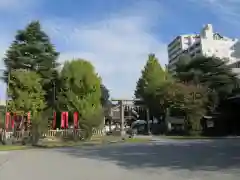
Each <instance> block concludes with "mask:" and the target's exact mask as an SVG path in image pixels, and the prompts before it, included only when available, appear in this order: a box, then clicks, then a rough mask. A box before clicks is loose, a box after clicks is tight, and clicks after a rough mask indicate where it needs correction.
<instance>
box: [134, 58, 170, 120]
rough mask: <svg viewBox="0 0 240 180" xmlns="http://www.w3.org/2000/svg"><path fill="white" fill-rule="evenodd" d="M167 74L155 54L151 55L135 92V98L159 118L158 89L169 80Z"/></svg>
mask: <svg viewBox="0 0 240 180" xmlns="http://www.w3.org/2000/svg"><path fill="white" fill-rule="evenodd" d="M166 75H167V73H166V72H165V71H164V69H163V68H162V67H161V65H160V64H159V61H158V59H157V58H156V56H155V55H154V54H149V56H148V60H147V63H146V65H145V67H144V69H143V70H142V74H141V77H140V78H139V80H138V82H137V86H136V90H135V97H136V98H140V99H142V100H143V103H144V104H145V105H147V106H148V107H149V108H150V111H151V114H152V115H154V116H155V117H157V116H159V115H158V114H157V112H158V111H159V110H158V109H159V102H156V97H155V96H156V92H157V89H158V87H159V86H160V85H161V83H163V82H164V81H165V79H166V78H167V76H166Z"/></svg>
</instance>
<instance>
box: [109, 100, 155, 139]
mask: <svg viewBox="0 0 240 180" xmlns="http://www.w3.org/2000/svg"><path fill="white" fill-rule="evenodd" d="M111 101H112V107H111V110H110V117H109V118H108V119H107V121H106V124H105V127H106V129H107V130H106V131H107V133H110V132H113V131H115V132H119V134H120V135H121V136H125V134H126V133H127V131H128V130H129V129H131V125H132V124H133V122H137V121H139V120H142V121H145V122H146V127H147V130H146V131H147V134H150V132H151V130H150V115H149V110H148V108H147V107H146V106H144V105H142V103H141V102H142V100H140V99H112V100H111ZM140 113H142V114H145V116H144V119H139V118H140Z"/></svg>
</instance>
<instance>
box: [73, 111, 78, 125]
mask: <svg viewBox="0 0 240 180" xmlns="http://www.w3.org/2000/svg"><path fill="white" fill-rule="evenodd" d="M73 124H74V128H76V129H77V128H78V112H74V114H73Z"/></svg>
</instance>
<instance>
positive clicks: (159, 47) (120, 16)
mask: <svg viewBox="0 0 240 180" xmlns="http://www.w3.org/2000/svg"><path fill="white" fill-rule="evenodd" d="M33 1H34V2H35V0H33ZM33 1H32V2H33ZM6 2H7V1H6ZM6 2H5V3H6ZM14 2H15V3H16V2H19V1H17V0H11V3H12V6H13V5H15V6H17V4H15V3H14ZM23 2H24V3H26V4H25V6H23V7H25V8H26V7H29V4H27V2H30V0H23ZM9 3H10V2H8V4H7V3H6V4H3V1H1V0H0V10H1V9H3V8H7V7H8V6H9V5H10V4H9ZM163 15H165V12H164V10H163V7H162V5H161V4H160V3H158V2H157V1H154V0H152V1H148V2H147V3H146V1H140V2H139V3H137V4H135V6H134V7H129V8H127V9H123V10H121V11H119V12H116V13H114V14H109V16H108V18H105V19H102V20H99V21H95V22H88V23H86V24H82V22H81V21H78V20H74V19H67V18H66V19H63V18H61V19H58V18H52V17H51V18H49V19H42V20H41V22H42V24H43V27H44V29H45V30H46V32H47V33H48V34H49V36H50V37H51V39H52V41H53V43H54V44H55V45H56V48H57V50H58V51H60V53H61V56H60V61H61V62H63V61H65V60H71V59H73V58H83V59H87V60H90V61H91V62H92V63H93V64H94V66H95V67H96V71H97V72H98V73H99V74H100V76H101V77H102V79H103V82H104V84H105V85H106V86H107V87H108V88H109V89H110V91H111V95H112V96H113V97H115V98H121V97H132V95H133V91H134V89H135V85H136V81H137V79H138V77H139V76H140V72H141V69H142V68H143V66H144V65H145V62H146V60H147V56H148V53H155V54H156V56H157V57H158V58H159V60H160V62H161V64H162V65H163V66H164V64H166V63H167V51H166V45H165V44H164V43H163V42H162V41H161V39H159V37H158V36H156V35H154V34H153V33H152V29H154V27H155V26H156V24H157V25H159V24H160V22H161V18H162V17H163ZM30 17H32V16H30ZM27 19H28V18H27ZM24 21H25V20H24ZM26 21H28V22H29V20H26ZM28 22H26V24H27V23H28ZM21 24H22V23H21ZM20 28H24V26H23V27H20ZM16 30H17V29H16ZM0 32H1V33H0V39H1V41H0V58H1V57H3V54H4V52H5V50H6V49H7V47H8V46H9V45H10V43H11V41H12V40H13V37H14V34H12V33H13V32H15V30H14V31H13V30H12V29H11V33H10V31H9V30H7V29H6V30H4V29H0ZM160 33H161V32H159V34H160ZM1 66H2V67H3V64H1ZM2 67H1V68H2ZM4 92H5V88H3V86H2V84H1V93H0V96H3V95H4ZM0 98H2V97H0Z"/></svg>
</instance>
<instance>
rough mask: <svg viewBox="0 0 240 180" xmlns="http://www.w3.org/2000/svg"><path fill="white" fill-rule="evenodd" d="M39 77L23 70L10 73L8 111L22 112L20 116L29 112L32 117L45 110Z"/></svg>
mask: <svg viewBox="0 0 240 180" xmlns="http://www.w3.org/2000/svg"><path fill="white" fill-rule="evenodd" d="M41 81H42V80H41V78H40V76H39V75H38V74H37V73H35V72H33V71H26V70H23V69H19V70H14V71H12V72H11V78H10V83H9V87H10V88H9V96H10V99H11V100H10V101H9V103H10V104H9V110H11V112H22V113H23V114H22V115H26V113H28V112H31V113H32V117H36V116H38V113H39V112H41V111H42V110H43V109H44V108H45V101H44V94H45V92H44V91H43V89H42V86H41Z"/></svg>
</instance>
